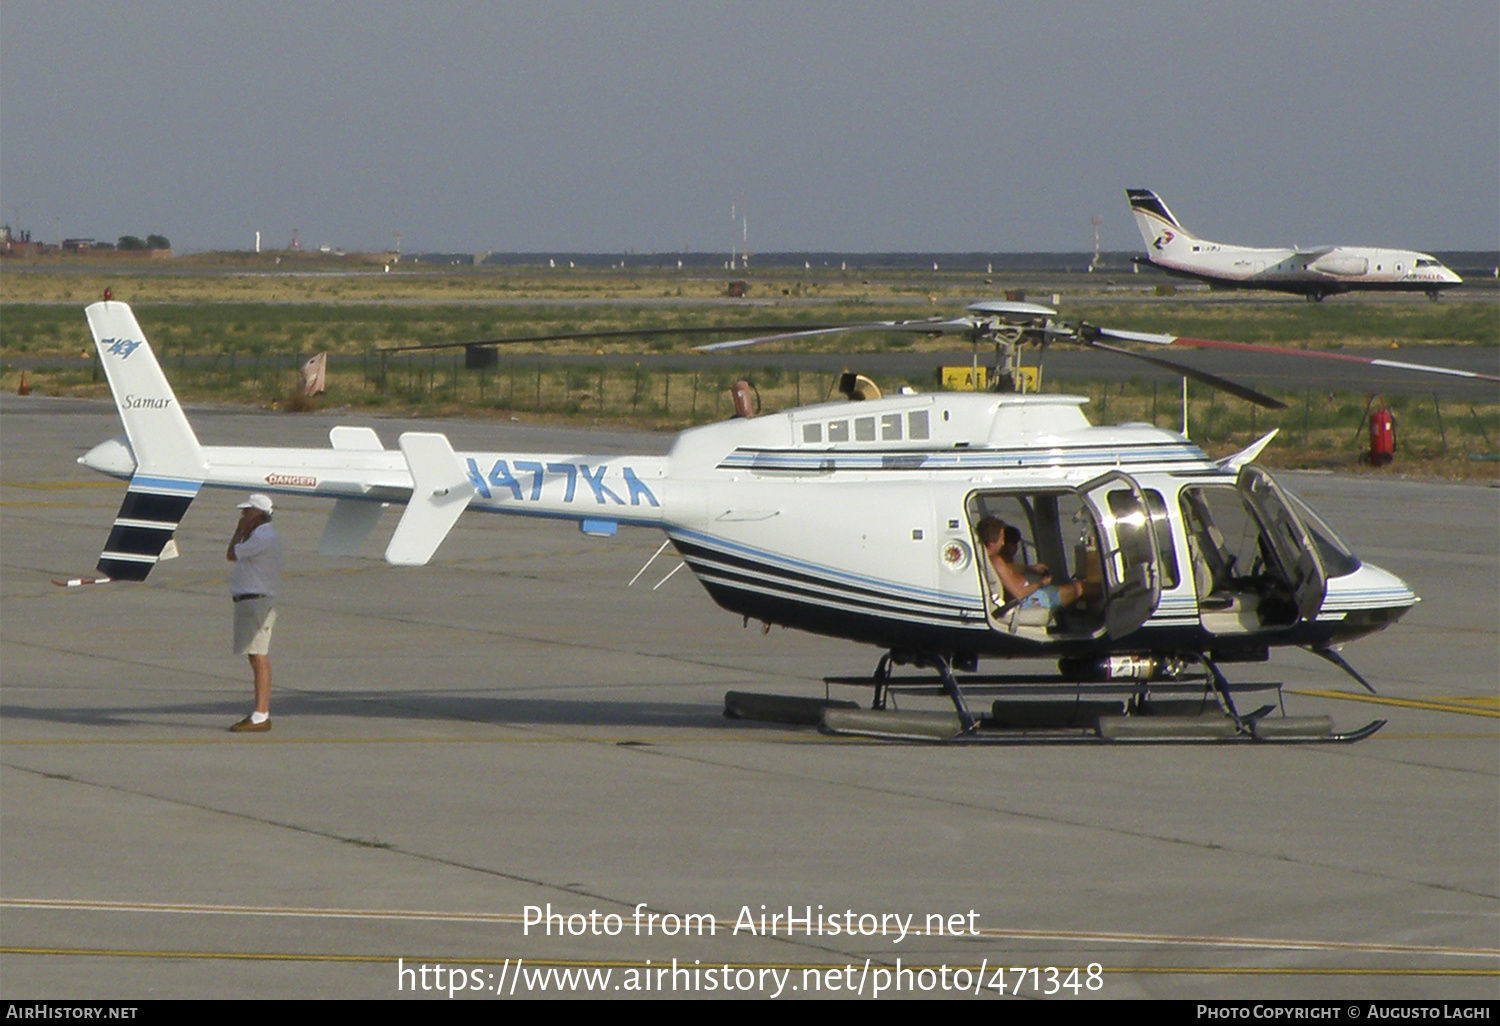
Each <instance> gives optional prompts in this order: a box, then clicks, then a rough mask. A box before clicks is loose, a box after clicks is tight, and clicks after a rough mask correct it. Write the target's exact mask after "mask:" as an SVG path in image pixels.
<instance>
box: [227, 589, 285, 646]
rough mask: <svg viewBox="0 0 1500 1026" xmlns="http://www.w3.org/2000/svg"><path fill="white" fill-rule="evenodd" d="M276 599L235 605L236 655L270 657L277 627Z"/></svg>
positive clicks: (248, 600) (268, 597)
mask: <svg viewBox="0 0 1500 1026" xmlns="http://www.w3.org/2000/svg"><path fill="white" fill-rule="evenodd" d="M275 603H276V600H275V598H273V597H271V596H269V595H267V596H263V597H261V598H253V599H245V600H244V601H243V602H236V603H235V604H234V654H235V655H269V654H270V652H271V628H272V627H275V626H276V609H275V608H274V607H275Z"/></svg>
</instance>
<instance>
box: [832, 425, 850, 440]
mask: <svg viewBox="0 0 1500 1026" xmlns="http://www.w3.org/2000/svg"><path fill="white" fill-rule="evenodd" d="M828 440H829V441H830V442H847V441H849V422H848V421H847V420H831V421H829V422H828Z"/></svg>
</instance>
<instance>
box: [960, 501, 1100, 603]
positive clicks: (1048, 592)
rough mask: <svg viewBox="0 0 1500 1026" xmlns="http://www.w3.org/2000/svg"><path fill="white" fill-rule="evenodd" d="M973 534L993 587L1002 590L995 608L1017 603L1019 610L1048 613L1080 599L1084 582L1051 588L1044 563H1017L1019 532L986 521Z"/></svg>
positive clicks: (994, 519) (993, 520)
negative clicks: (977, 539)
mask: <svg viewBox="0 0 1500 1026" xmlns="http://www.w3.org/2000/svg"><path fill="white" fill-rule="evenodd" d="M974 530H975V533H976V534H977V535H978V536H979V541H980V544H982V545H983V546H984V552H985V555H986V556H988V557H989V562H990V568H991V570H993V571H994V578H995V581H994V583H998V584H999V586H1000V589H1001V594H1000V595H998V596H996V599H997V604H999V605H1005V604H1008V603H1010V602H1013V601H1016V600H1018V599H1019V600H1020V607H1021V608H1022V609H1049V610H1051V609H1059V608H1061V607H1063V606H1071V605H1072V604H1073V603H1075V602H1077V601H1078V599H1079V598H1080V597H1081V596H1082V595H1083V582H1081V581H1067V582H1065V583H1063V584H1053V583H1052V575H1051V574H1050V573H1049V572H1048V570H1047V566H1046V564H1045V563H1020V562H1017V560H1016V554H1017V551H1018V549H1019V547H1020V544H1021V532H1020V531H1019V530H1018V529H1016V528H1014V527H1012V526H1010V525H1009V524H1007V523H1006V522H1005V521H1003V520H1001V519H1000V518H999V517H985V518H984V519H982V520H980V521H979V523H977V524H975V525H974ZM1033 578H1035V579H1034V580H1033Z"/></svg>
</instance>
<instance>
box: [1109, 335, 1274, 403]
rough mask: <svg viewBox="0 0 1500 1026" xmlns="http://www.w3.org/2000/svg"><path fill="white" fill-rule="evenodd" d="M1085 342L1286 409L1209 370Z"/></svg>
mask: <svg viewBox="0 0 1500 1026" xmlns="http://www.w3.org/2000/svg"><path fill="white" fill-rule="evenodd" d="M1103 333H1104V332H1102V331H1101V334H1103ZM1083 344H1084V345H1085V346H1088V347H1089V348H1090V349H1103V350H1104V351H1105V352H1107V353H1118V354H1119V355H1121V356H1128V357H1130V358H1131V359H1132V360H1143V361H1145V362H1146V363H1149V364H1152V365H1153V366H1156V367H1160V368H1162V369H1163V370H1169V371H1171V372H1172V373H1174V374H1181V375H1182V376H1184V377H1188V378H1192V379H1193V380H1194V381H1201V382H1202V383H1203V384H1205V385H1208V386H1210V387H1212V388H1217V389H1219V390H1220V391H1221V392H1228V393H1229V394H1230V395H1232V396H1236V397H1238V398H1240V399H1244V400H1245V401H1246V402H1251V403H1254V404H1255V405H1257V406H1260V407H1263V408H1265V409H1267V410H1284V409H1286V403H1284V402H1282V401H1281V400H1279V399H1272V398H1271V397H1270V396H1268V395H1265V394H1263V393H1261V392H1257V391H1256V390H1255V389H1253V388H1249V387H1247V386H1245V385H1240V384H1236V383H1235V382H1233V381H1230V380H1229V379H1228V378H1221V377H1219V376H1218V375H1217V374H1210V373H1208V371H1201V370H1199V369H1198V368H1196V367H1189V366H1188V365H1187V364H1184V363H1178V362H1176V361H1175V360H1164V359H1162V358H1161V357H1159V356H1147V355H1146V354H1145V353H1137V352H1133V351H1131V350H1129V349H1121V348H1120V347H1119V346H1111V345H1106V344H1105V343H1103V342H1098V341H1095V340H1093V339H1084V340H1083Z"/></svg>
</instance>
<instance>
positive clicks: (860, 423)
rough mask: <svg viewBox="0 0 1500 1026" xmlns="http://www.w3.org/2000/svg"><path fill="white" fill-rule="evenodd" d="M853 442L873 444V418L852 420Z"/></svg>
mask: <svg viewBox="0 0 1500 1026" xmlns="http://www.w3.org/2000/svg"><path fill="white" fill-rule="evenodd" d="M854 440H855V441H856V442H873V441H875V418H874V417H856V418H854Z"/></svg>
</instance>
